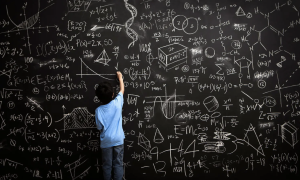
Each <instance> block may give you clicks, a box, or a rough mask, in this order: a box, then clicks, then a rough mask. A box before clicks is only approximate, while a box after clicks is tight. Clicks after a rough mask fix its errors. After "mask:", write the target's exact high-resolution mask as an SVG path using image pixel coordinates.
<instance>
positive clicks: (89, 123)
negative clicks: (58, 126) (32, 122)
mask: <svg viewBox="0 0 300 180" xmlns="http://www.w3.org/2000/svg"><path fill="white" fill-rule="evenodd" d="M62 120H63V121H64V131H65V130H68V129H84V128H95V127H96V121H95V115H94V114H91V113H89V111H88V110H87V108H86V107H78V108H75V109H74V110H73V111H72V112H71V113H69V114H64V117H63V118H62V119H60V120H58V121H56V122H59V121H62Z"/></svg>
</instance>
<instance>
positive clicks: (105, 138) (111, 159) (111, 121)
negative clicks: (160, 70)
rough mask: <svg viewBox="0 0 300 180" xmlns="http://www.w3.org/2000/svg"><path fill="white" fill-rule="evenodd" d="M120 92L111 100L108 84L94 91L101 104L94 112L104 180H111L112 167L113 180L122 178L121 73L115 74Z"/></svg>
mask: <svg viewBox="0 0 300 180" xmlns="http://www.w3.org/2000/svg"><path fill="white" fill-rule="evenodd" d="M117 77H118V79H119V82H120V92H119V93H118V95H117V96H116V98H115V99H113V95H114V93H113V87H112V85H111V84H110V83H109V82H102V83H100V84H99V86H98V88H97V89H96V96H97V97H98V99H99V100H100V101H101V102H102V103H103V105H101V106H99V107H98V108H97V109H96V111H95V119H96V125H97V129H98V130H100V131H101V134H100V141H101V145H100V147H101V151H102V169H103V176H104V180H111V177H112V174H111V171H112V167H113V168H114V175H113V179H114V180H121V179H122V177H123V154H124V145H123V144H124V138H125V135H124V131H123V128H122V107H123V95H124V83H123V79H122V74H121V72H119V71H118V72H117Z"/></svg>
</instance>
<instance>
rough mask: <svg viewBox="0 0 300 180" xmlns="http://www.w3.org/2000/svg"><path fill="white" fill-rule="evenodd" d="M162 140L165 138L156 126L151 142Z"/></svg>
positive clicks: (160, 141)
mask: <svg viewBox="0 0 300 180" xmlns="http://www.w3.org/2000/svg"><path fill="white" fill-rule="evenodd" d="M164 140H165V139H164V137H163V136H162V134H161V133H160V131H159V129H158V128H156V131H155V134H154V138H153V142H155V143H158V144H160V143H162V142H164Z"/></svg>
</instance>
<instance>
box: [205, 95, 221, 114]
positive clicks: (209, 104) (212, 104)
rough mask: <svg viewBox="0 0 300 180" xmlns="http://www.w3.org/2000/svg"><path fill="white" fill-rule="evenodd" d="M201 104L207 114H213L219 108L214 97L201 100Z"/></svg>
mask: <svg viewBox="0 0 300 180" xmlns="http://www.w3.org/2000/svg"><path fill="white" fill-rule="evenodd" d="M203 104H204V106H205V107H206V109H207V110H208V112H213V111H215V110H217V109H218V107H219V102H218V100H217V99H216V97H214V96H208V97H207V98H205V99H204V100H203Z"/></svg>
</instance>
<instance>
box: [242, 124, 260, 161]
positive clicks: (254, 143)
mask: <svg viewBox="0 0 300 180" xmlns="http://www.w3.org/2000/svg"><path fill="white" fill-rule="evenodd" d="M244 142H246V143H247V144H248V145H249V146H251V147H252V148H253V149H255V150H256V151H257V153H260V154H261V155H263V156H265V154H264V150H263V148H262V144H261V143H260V141H259V139H258V136H257V134H256V132H255V128H254V127H253V126H252V124H250V125H249V128H248V130H246V133H245V136H244Z"/></svg>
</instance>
